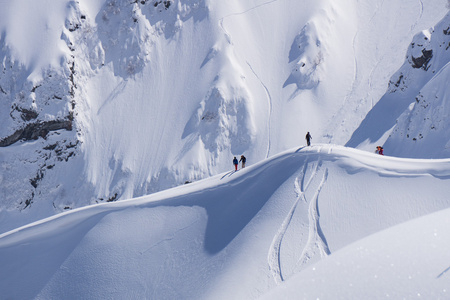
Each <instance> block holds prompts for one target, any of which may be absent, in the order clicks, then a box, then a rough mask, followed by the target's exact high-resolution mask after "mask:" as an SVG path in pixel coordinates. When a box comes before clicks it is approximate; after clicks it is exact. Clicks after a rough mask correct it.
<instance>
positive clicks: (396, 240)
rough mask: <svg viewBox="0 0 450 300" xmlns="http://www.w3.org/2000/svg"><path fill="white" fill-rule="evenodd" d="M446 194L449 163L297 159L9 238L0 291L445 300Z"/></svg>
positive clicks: (305, 154)
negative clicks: (422, 299)
mask: <svg viewBox="0 0 450 300" xmlns="http://www.w3.org/2000/svg"><path fill="white" fill-rule="evenodd" d="M449 193H450V160H449V159H440V160H426V159H402V158H394V157H386V156H381V155H378V154H375V153H369V152H364V151H361V150H356V149H351V148H345V147H342V146H334V145H320V144H318V145H313V146H311V147H303V148H296V149H292V150H288V151H286V152H283V153H281V154H278V155H276V156H274V157H271V158H269V159H266V160H263V161H261V162H260V163H257V164H254V165H251V166H248V167H246V168H244V169H240V170H238V171H234V170H233V171H228V172H224V173H222V174H219V175H216V176H214V177H211V178H208V179H205V180H202V181H198V182H193V183H190V184H187V185H184V186H180V187H177V188H173V189H169V190H166V191H163V192H159V193H156V194H152V195H149V196H144V197H140V198H136V199H131V200H125V201H119V202H114V203H104V204H98V205H93V206H88V207H84V208H81V209H77V210H73V211H69V212H66V213H62V214H59V215H56V216H53V217H50V218H48V219H45V220H41V221H38V222H35V223H32V224H29V225H27V226H24V227H21V228H17V229H15V230H12V231H10V232H7V233H4V234H2V235H0V264H1V265H2V271H1V272H0V290H1V291H2V296H3V297H5V298H6V299H9V298H12V299H30V298H36V299H62V298H66V299H70V298H82V299H111V298H115V299H123V298H134V299H144V298H147V299H174V298H177V299H254V298H258V297H260V296H265V297H267V298H269V299H280V297H281V298H296V297H298V296H299V295H300V297H302V296H303V297H305V298H306V299H310V298H316V297H320V298H321V299H322V296H323V297H324V298H325V299H327V298H335V295H337V296H338V298H341V299H352V298H353V299H360V298H365V299H370V298H373V299H375V298H377V299H378V298H380V297H388V295H392V296H393V297H397V296H399V297H410V296H411V297H412V296H415V295H418V294H420V295H424V296H427V297H428V296H429V297H430V298H439V297H441V298H445V296H446V293H447V291H446V287H445V282H448V280H447V279H448V278H446V277H448V274H447V273H446V272H447V270H448V262H449V258H450V257H449V253H448V251H446V250H447V249H448V246H450V238H449V237H448V234H447V232H448V229H449V222H448V217H449V214H450V211H449V210H448V208H449V207H450V206H449V205H450V199H449V197H448V195H449ZM432 213H435V214H434V215H431V216H425V215H428V214H432ZM423 216H425V217H423ZM410 220H412V221H410ZM405 222H406V223H405ZM400 223H402V224H401V225H398V224H400ZM396 225H398V226H396ZM380 231H382V232H380ZM317 262H318V263H317Z"/></svg>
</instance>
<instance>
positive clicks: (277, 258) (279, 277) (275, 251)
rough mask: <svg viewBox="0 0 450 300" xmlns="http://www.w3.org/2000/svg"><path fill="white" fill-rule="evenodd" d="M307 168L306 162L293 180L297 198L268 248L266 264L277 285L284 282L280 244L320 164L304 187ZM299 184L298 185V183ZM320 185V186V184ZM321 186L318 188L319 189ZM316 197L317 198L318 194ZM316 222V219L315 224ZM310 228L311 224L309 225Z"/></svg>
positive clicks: (304, 198)
mask: <svg viewBox="0 0 450 300" xmlns="http://www.w3.org/2000/svg"><path fill="white" fill-rule="evenodd" d="M307 167H308V161H306V162H305V164H304V165H303V169H302V172H301V174H300V176H299V177H297V178H296V180H295V183H294V185H295V191H296V193H297V198H296V200H295V202H294V203H293V205H292V207H291V209H290V210H289V213H288V214H287V216H286V218H285V219H284V221H283V223H282V224H281V226H280V228H279V229H278V232H277V234H276V235H275V237H274V239H273V241H272V244H271V246H270V248H269V255H268V264H269V270H270V272H271V274H272V277H273V278H274V280H275V283H276V284H277V285H278V284H280V283H281V282H282V281H284V277H283V272H282V270H281V251H280V250H281V244H282V243H283V238H284V235H285V234H286V231H287V229H288V227H289V225H290V223H291V221H292V218H293V216H294V213H295V210H296V208H297V206H298V203H299V202H300V199H302V200H303V201H305V202H307V199H306V197H305V191H306V190H307V189H308V187H309V185H310V184H311V182H312V180H313V179H314V178H315V177H316V175H317V173H318V171H319V168H320V162H318V163H317V165H316V166H315V169H314V171H313V172H312V174H311V176H310V177H309V179H308V182H307V183H306V185H304V180H305V175H306V171H307ZM299 182H300V183H299ZM321 185H322V184H321ZM320 188H321V186H320V187H319V189H320ZM316 194H317V197H318V193H316ZM316 201H317V199H316ZM317 222H318V219H317V221H316V223H317ZM310 228H311V224H310Z"/></svg>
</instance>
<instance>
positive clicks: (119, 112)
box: [0, 0, 446, 241]
mask: <svg viewBox="0 0 450 300" xmlns="http://www.w3.org/2000/svg"><path fill="white" fill-rule="evenodd" d="M445 4H446V1H445V0H426V1H416V0H407V1H404V0H395V1H382V0H377V1H370V2H354V3H350V4H345V5H344V4H342V3H338V2H336V1H330V0H323V1H304V0H302V1H299V0H285V1H281V0H257V1H240V0H230V1H203V0H174V1H172V0H170V1H169V0H151V1H150V0H139V1H119V0H92V1H91V0H89V1H87V0H82V1H69V0H67V1H59V2H58V4H57V5H56V4H55V5H50V4H49V3H48V1H42V0H36V1H32V3H31V2H30V3H28V2H27V1H24V0H17V1H9V2H8V1H6V2H5V1H4V2H2V3H1V4H0V58H1V61H2V71H1V72H2V73H1V74H0V125H2V126H0V127H1V128H0V145H1V146H5V147H1V148H0V164H1V170H2V172H1V173H0V183H1V185H0V216H1V218H0V232H4V231H7V230H11V229H13V228H15V227H17V226H20V225H23V224H26V223H29V222H32V221H35V220H38V219H41V218H44V217H48V216H51V215H54V214H56V213H60V212H62V211H66V210H70V209H74V208H79V207H82V206H84V205H89V204H95V203H101V202H110V201H118V200H123V199H126V198H133V197H138V196H142V195H146V194H149V193H153V192H157V191H161V190H164V189H167V188H171V187H174V186H178V185H181V184H183V183H185V182H191V181H196V180H199V179H201V178H205V177H209V176H212V175H215V174H219V173H222V172H224V171H226V170H228V169H229V167H230V165H231V160H232V158H233V156H240V155H241V154H244V155H245V156H246V157H247V158H248V159H249V161H248V162H249V163H250V164H254V163H256V162H258V161H261V160H262V159H265V158H267V157H271V156H273V155H275V154H277V153H280V152H282V151H285V150H286V149H289V148H292V147H296V146H298V145H300V144H302V143H303V141H304V135H305V133H306V132H307V131H311V132H312V135H313V142H333V143H339V144H342V143H345V141H347V140H348V138H349V136H350V135H351V134H352V132H353V131H354V129H355V128H356V127H357V126H358V124H359V123H360V121H361V120H362V119H363V118H364V117H365V116H366V113H367V112H368V111H369V110H370V108H371V105H372V104H374V103H376V102H377V101H378V99H379V98H380V96H381V95H382V94H383V93H384V91H385V87H386V84H387V82H388V78H389V77H391V75H392V74H393V73H394V72H395V71H396V70H397V69H398V67H399V65H396V62H401V57H403V56H404V53H401V51H398V49H402V48H404V49H406V45H407V44H408V43H409V42H410V40H411V38H412V37H413V35H414V34H416V33H417V32H420V31H421V30H423V29H426V28H429V27H430V26H433V25H434V24H436V22H437V21H438V20H439V19H440V18H441V17H442V16H443V15H444V14H445V11H443V9H442V6H445ZM399 12H401V13H399ZM392 20H395V22H394V21H392ZM419 48H420V47H418V48H417V49H419ZM427 49H428V48H427ZM425 53H428V52H425ZM427 55H428V54H427ZM427 55H425V56H426V57H425V56H424V59H425V60H424V61H423V59H420V55H419V56H417V55H416V53H414V59H415V61H416V64H418V65H419V64H422V65H421V66H425V65H426V67H429V66H431V65H433V64H434V61H433V59H435V57H436V56H434V54H433V58H431V60H429V61H426V60H427V59H428V57H429V56H427ZM303 64H305V65H304V66H303ZM302 66H303V67H302ZM426 67H425V68H426ZM419 69H420V70H423V68H419ZM429 70H430V69H429ZM430 89H432V87H430ZM441 94H442V95H444V94H445V90H443V91H442V92H441ZM444 98H445V97H442V98H440V100H443V99H444ZM425 100H426V101H427V102H426V103H428V102H429V100H428V99H425ZM426 103H423V105H424V106H426ZM442 103H444V102H442ZM433 113H434V111H431V112H430V114H433ZM441 116H442V120H444V117H445V112H443V113H442V115H441ZM414 122H416V120H415V121H414ZM435 127H436V126H435ZM430 128H431V126H430ZM364 134H365V133H363V134H362V135H363V136H364ZM411 134H412V132H411ZM419 134H422V135H424V134H423V133H422V132H417V133H416V132H414V135H417V137H419ZM370 151H372V149H370ZM386 152H387V153H389V149H386ZM319 177H320V176H319ZM316 184H317V183H316ZM326 186H327V184H326V183H325V184H324V188H325V187H326ZM322 193H323V190H322V192H321V193H320V195H322ZM319 203H320V197H319ZM299 205H300V204H299ZM287 232H289V231H287ZM286 235H289V233H286ZM286 235H285V236H286ZM327 241H328V240H327Z"/></svg>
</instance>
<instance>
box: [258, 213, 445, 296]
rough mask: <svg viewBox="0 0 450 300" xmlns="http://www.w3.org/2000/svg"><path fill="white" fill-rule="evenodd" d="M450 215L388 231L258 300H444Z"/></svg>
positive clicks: (341, 253) (431, 217)
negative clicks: (418, 299) (419, 299)
mask: <svg viewBox="0 0 450 300" xmlns="http://www.w3.org/2000/svg"><path fill="white" fill-rule="evenodd" d="M449 230H450V210H449V209H446V210H443V211H440V212H437V213H433V214H431V215H427V216H425V217H421V218H419V219H416V220H413V221H409V222H407V223H404V224H401V225H398V226H396V227H393V228H390V229H388V230H386V231H383V232H380V233H377V234H375V235H373V236H370V237H368V238H365V239H363V240H361V241H358V242H356V243H354V244H351V245H350V246H347V247H346V248H344V249H342V250H341V251H338V252H336V253H335V254H333V255H331V256H329V257H327V258H326V259H324V260H323V261H321V262H319V263H317V264H315V265H314V266H312V267H310V268H308V270H305V271H303V272H301V273H300V274H298V275H295V276H294V277H293V278H292V279H291V280H289V281H287V282H286V283H285V284H283V285H280V286H279V287H277V288H276V289H274V290H273V291H271V292H270V293H268V294H267V295H264V297H262V299H388V298H389V299H415V298H423V299H447V298H448V293H449V291H448V276H449V273H448V271H449V270H450V266H449V264H448V261H449V259H450V253H449V251H448V248H449V247H450V236H449V235H448V231H449Z"/></svg>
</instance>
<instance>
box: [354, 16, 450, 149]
mask: <svg viewBox="0 0 450 300" xmlns="http://www.w3.org/2000/svg"><path fill="white" fill-rule="evenodd" d="M449 82H450V13H447V15H446V16H445V17H444V18H443V19H442V20H441V21H440V22H439V23H438V24H437V25H436V26H435V27H433V28H431V29H429V30H424V31H422V32H421V33H419V34H417V35H416V36H415V37H414V39H413V41H412V42H411V44H410V46H409V48H408V52H407V55H406V61H405V63H404V64H403V66H402V67H401V68H400V69H399V70H398V71H397V72H396V73H395V74H394V75H393V76H392V78H391V80H390V82H389V89H388V91H387V92H386V94H385V95H384V96H383V97H382V98H381V100H380V101H379V102H378V103H377V104H376V105H375V107H374V108H373V109H372V110H371V111H370V112H369V114H368V115H367V117H366V119H365V120H364V121H363V122H362V124H361V126H360V127H359V128H358V130H356V131H355V133H354V134H353V136H352V138H351V139H350V141H349V142H348V143H347V145H349V146H352V147H360V148H363V149H373V148H375V146H376V144H379V145H383V144H384V146H385V151H387V153H389V155H395V156H401V157H416V158H444V157H449V156H450V130H449V129H450V127H449V123H448V116H449V114H450V106H449V105H448V102H449V101H450V98H449V95H450V85H449Z"/></svg>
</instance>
